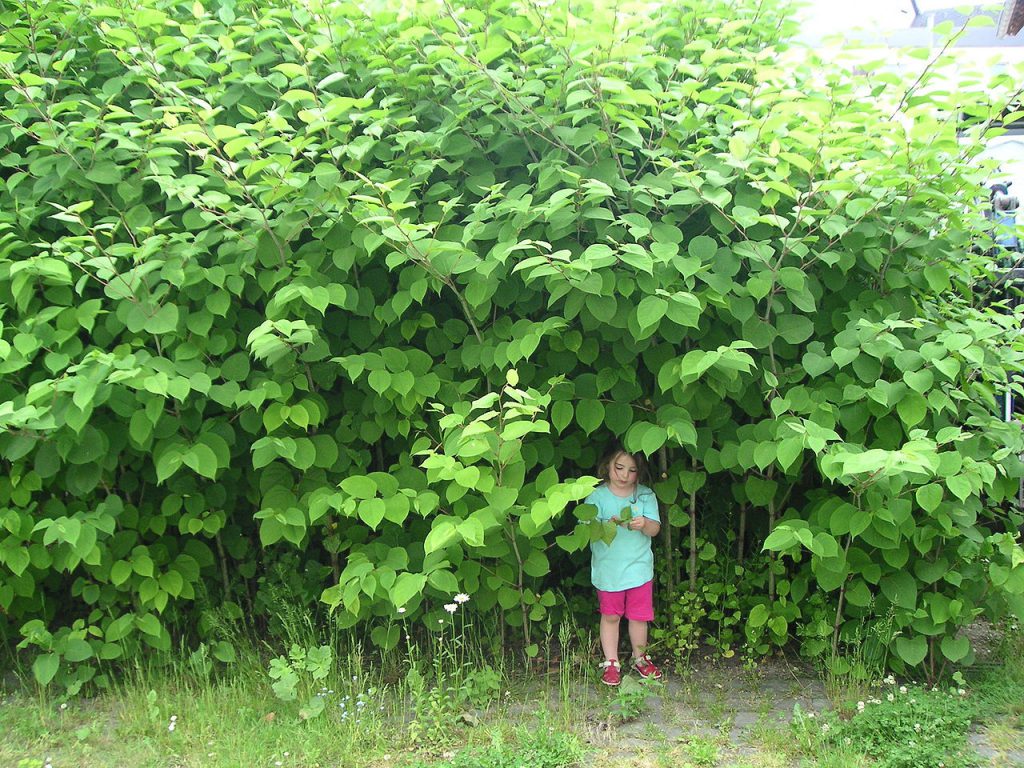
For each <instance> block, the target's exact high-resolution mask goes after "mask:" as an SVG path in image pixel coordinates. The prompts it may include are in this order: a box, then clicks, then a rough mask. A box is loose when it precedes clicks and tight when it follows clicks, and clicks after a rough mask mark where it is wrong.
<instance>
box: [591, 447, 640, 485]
mask: <svg viewBox="0 0 1024 768" xmlns="http://www.w3.org/2000/svg"><path fill="white" fill-rule="evenodd" d="M620 455H626V456H629V457H630V458H631V459H633V461H635V462H636V483H637V485H638V486H639V485H640V483H642V482H646V481H647V479H648V477H647V459H646V458H644V455H643V454H642V453H630V452H629V451H627V450H626V449H625V448H623V447H622V443H619V442H615V443H612V444H611V445H610V446H608V450H607V451H605V453H604V456H603V457H602V458H601V461H600V462H599V463H598V465H597V476H598V477H600V478H601V479H602V480H604V481H605V482H608V479H609V477H610V476H611V468H612V462H613V461H615V459H616V457H617V456H620Z"/></svg>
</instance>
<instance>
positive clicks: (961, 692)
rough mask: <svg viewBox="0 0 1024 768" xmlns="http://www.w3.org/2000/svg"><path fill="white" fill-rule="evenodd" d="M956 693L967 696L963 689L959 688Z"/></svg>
mask: <svg viewBox="0 0 1024 768" xmlns="http://www.w3.org/2000/svg"><path fill="white" fill-rule="evenodd" d="M956 692H957V693H958V694H960V695H961V696H966V695H967V691H965V690H964V689H963V688H957V689H956Z"/></svg>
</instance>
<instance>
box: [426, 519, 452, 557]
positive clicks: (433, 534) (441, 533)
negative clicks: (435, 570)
mask: <svg viewBox="0 0 1024 768" xmlns="http://www.w3.org/2000/svg"><path fill="white" fill-rule="evenodd" d="M457 535H458V529H457V528H456V527H455V525H454V524H453V523H451V522H449V521H448V520H442V521H441V522H439V523H437V524H435V525H434V527H433V528H432V529H431V530H430V533H428V534H427V538H426V541H424V542H423V551H424V552H425V553H426V554H428V555H429V554H430V553H431V552H436V551H437V550H439V549H444V548H445V547H447V546H448V545H449V544H450V543H451V542H452V541H453V540H454V539H455V537H456V536H457Z"/></svg>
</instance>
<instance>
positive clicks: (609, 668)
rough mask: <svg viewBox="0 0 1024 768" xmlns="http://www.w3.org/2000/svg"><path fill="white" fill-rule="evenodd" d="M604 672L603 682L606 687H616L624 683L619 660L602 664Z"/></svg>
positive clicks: (609, 660)
mask: <svg viewBox="0 0 1024 768" xmlns="http://www.w3.org/2000/svg"><path fill="white" fill-rule="evenodd" d="M601 666H602V667H604V672H603V673H602V674H601V682H602V683H604V684H605V685H611V686H616V685H618V684H619V683H621V682H622V667H621V665H620V664H619V662H618V660H617V659H608V661H605V662H602V663H601Z"/></svg>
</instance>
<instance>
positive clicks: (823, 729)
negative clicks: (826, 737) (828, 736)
mask: <svg viewBox="0 0 1024 768" xmlns="http://www.w3.org/2000/svg"><path fill="white" fill-rule="evenodd" d="M830 729H831V726H830V725H829V724H828V723H822V724H821V732H822V733H828V732H829V730H830Z"/></svg>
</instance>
